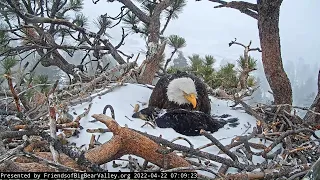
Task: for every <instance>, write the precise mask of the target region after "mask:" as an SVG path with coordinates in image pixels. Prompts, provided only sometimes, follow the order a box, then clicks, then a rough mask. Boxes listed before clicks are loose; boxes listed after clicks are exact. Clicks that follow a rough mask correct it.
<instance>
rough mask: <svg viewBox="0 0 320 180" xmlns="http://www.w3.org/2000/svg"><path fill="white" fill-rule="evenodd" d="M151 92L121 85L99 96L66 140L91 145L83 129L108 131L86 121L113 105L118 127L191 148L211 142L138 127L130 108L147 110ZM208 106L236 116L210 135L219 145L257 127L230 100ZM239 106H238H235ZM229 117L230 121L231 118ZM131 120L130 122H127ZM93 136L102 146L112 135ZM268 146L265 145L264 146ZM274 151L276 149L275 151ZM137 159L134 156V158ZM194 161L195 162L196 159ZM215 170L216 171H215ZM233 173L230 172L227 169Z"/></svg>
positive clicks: (81, 107) (79, 108) (213, 100)
mask: <svg viewBox="0 0 320 180" xmlns="http://www.w3.org/2000/svg"><path fill="white" fill-rule="evenodd" d="M151 92H152V90H151V89H149V88H147V87H146V86H145V85H140V84H124V86H120V87H117V88H115V89H114V90H113V91H111V92H109V93H107V94H105V95H103V96H101V97H96V98H94V99H93V101H92V107H91V110H90V112H89V114H88V115H87V116H85V117H83V118H82V119H81V120H80V124H81V126H82V127H83V129H82V130H80V133H79V136H78V137H70V138H69V141H70V142H74V143H76V145H77V146H78V147H80V146H82V145H85V147H86V148H87V147H88V144H89V142H90V138H91V134H92V133H88V132H86V129H89V128H90V129H96V128H107V127H106V126H105V125H104V124H102V123H100V122H94V123H92V122H89V121H91V120H93V119H94V118H92V117H91V115H93V114H101V113H102V111H103V108H104V106H105V105H107V104H110V105H112V106H113V108H114V111H115V120H116V121H117V122H118V123H119V125H120V126H125V125H127V126H128V127H129V128H132V129H136V130H138V131H141V132H147V133H148V134H152V135H155V136H159V135H162V137H163V138H165V139H167V140H169V141H171V140H173V139H174V138H176V137H184V138H187V139H188V140H190V141H191V143H192V144H193V145H194V148H198V147H200V146H203V145H206V144H208V143H210V140H208V139H207V138H206V137H204V136H194V137H190V136H184V135H181V134H179V133H177V132H175V131H174V130H173V129H171V128H166V129H162V128H156V129H153V128H152V127H151V126H149V125H145V126H144V127H141V126H142V125H143V124H144V123H145V121H143V120H141V119H135V118H132V117H131V116H132V114H133V106H134V105H135V104H139V105H140V109H142V108H145V107H147V103H148V100H149V97H150V95H151ZM210 99H211V104H212V111H211V114H212V115H222V114H230V115H231V116H232V117H237V118H238V119H239V123H240V124H239V125H238V126H237V127H235V128H232V127H229V126H228V125H225V126H224V128H221V129H219V131H217V132H215V133H213V134H212V135H213V136H214V137H216V138H217V139H219V140H220V142H221V143H222V144H224V145H228V144H230V143H231V140H232V138H234V137H235V136H238V135H246V134H247V133H250V132H252V128H253V127H255V126H256V119H255V118H254V117H252V116H250V115H248V114H247V113H245V112H244V110H241V109H239V108H238V109H232V108H231V107H229V106H230V105H232V104H233V102H231V101H226V100H219V99H216V98H214V97H210ZM88 105H89V102H88V103H83V104H80V105H76V106H73V107H70V112H69V113H70V114H73V113H74V112H76V113H77V115H79V114H81V113H83V112H84V111H85V108H88ZM237 107H238V106H237ZM106 114H107V115H109V116H111V113H110V110H107V113H106ZM232 117H229V118H232ZM130 119H131V120H130ZM95 134H96V136H98V135H100V138H99V140H98V141H99V142H100V143H105V142H107V141H108V140H110V139H111V138H112V133H111V132H107V133H103V134H101V133H95ZM254 141H255V142H259V140H258V139H255V140H254ZM175 143H178V144H181V145H185V146H188V147H189V144H188V143H187V142H186V141H184V140H177V141H175ZM266 145H268V144H266ZM275 149H276V148H275ZM203 151H206V152H209V153H212V154H215V155H217V154H218V152H219V149H218V148H217V147H215V146H210V147H207V148H205V149H203ZM219 156H222V157H226V158H228V157H227V156H226V155H225V154H219ZM135 158H137V157H135ZM121 159H128V158H127V155H126V156H124V157H122V158H121ZM137 159H138V161H139V163H143V160H142V159H141V158H137ZM261 160H262V159H261V158H257V157H255V158H254V161H255V162H259V161H261ZM196 161H197V160H196ZM116 163H122V164H123V166H125V165H126V163H127V162H126V161H120V160H118V161H116ZM215 164H216V165H219V166H220V164H219V163H215ZM106 168H107V169H108V170H109V171H118V170H121V171H126V170H127V169H122V168H121V167H118V168H113V167H112V162H109V163H107V165H106ZM214 170H217V169H214ZM230 170H231V171H232V169H231V168H230ZM204 174H205V175H210V173H209V174H208V173H207V172H206V173H204Z"/></svg>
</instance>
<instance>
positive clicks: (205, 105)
mask: <svg viewBox="0 0 320 180" xmlns="http://www.w3.org/2000/svg"><path fill="white" fill-rule="evenodd" d="M181 77H188V78H191V79H192V80H193V81H194V83H195V86H196V90H197V94H198V95H197V106H196V108H193V107H192V105H191V104H182V105H179V104H177V103H175V102H172V101H169V100H168V97H167V87H168V85H169V83H170V81H172V80H174V79H176V78H181ZM149 107H157V108H159V109H186V110H190V111H191V110H197V111H202V112H204V113H206V114H209V115H210V112H211V104H210V99H209V97H208V92H207V89H206V86H205V84H204V83H203V82H202V81H201V80H200V79H199V78H197V77H196V76H194V75H192V74H188V73H186V72H179V73H176V74H172V75H166V76H163V77H162V78H160V79H159V81H158V83H157V84H156V86H155V88H154V89H153V91H152V93H151V96H150V99H149Z"/></svg>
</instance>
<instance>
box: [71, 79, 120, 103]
mask: <svg viewBox="0 0 320 180" xmlns="http://www.w3.org/2000/svg"><path fill="white" fill-rule="evenodd" d="M124 85H125V84H121V83H118V84H115V85H113V86H111V87H110V88H109V89H108V90H104V91H102V92H100V93H97V94H95V95H91V96H90V95H89V96H88V97H86V98H78V99H76V100H73V101H70V102H67V104H68V105H69V106H75V105H77V104H80V103H84V102H91V101H92V100H93V99H94V98H96V97H97V96H102V95H105V94H107V93H109V92H111V91H113V90H114V89H115V88H117V87H120V86H124Z"/></svg>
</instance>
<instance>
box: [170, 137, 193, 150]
mask: <svg viewBox="0 0 320 180" xmlns="http://www.w3.org/2000/svg"><path fill="white" fill-rule="evenodd" d="M177 140H185V141H187V143H188V144H189V145H190V148H191V149H193V148H194V145H193V144H192V143H191V141H189V139H187V138H184V137H176V138H174V139H173V140H171V142H172V143H173V142H174V141H177Z"/></svg>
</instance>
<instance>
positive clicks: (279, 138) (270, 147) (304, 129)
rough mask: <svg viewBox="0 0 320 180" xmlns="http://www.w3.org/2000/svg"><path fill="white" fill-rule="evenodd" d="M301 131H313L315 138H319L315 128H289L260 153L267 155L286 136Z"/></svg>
mask: <svg viewBox="0 0 320 180" xmlns="http://www.w3.org/2000/svg"><path fill="white" fill-rule="evenodd" d="M301 132H309V133H311V134H312V135H313V136H314V137H315V138H317V139H319V137H318V136H317V135H316V134H315V133H314V131H313V130H311V129H308V128H303V129H298V130H289V131H286V132H284V133H282V134H281V135H280V136H279V137H278V138H277V139H276V140H275V141H274V142H273V143H272V144H271V145H270V146H269V147H268V148H267V149H265V150H264V151H262V152H261V153H258V154H259V155H263V156H265V155H266V154H267V153H268V152H270V151H271V150H272V149H273V148H274V147H276V146H277V145H278V144H279V143H280V142H281V141H282V140H283V139H284V138H285V137H287V136H289V135H293V134H298V133H301Z"/></svg>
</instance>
